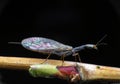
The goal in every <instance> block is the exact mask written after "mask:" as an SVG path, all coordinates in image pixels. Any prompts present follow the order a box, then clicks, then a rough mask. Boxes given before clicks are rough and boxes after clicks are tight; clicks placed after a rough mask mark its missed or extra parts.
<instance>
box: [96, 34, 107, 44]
mask: <svg viewBox="0 0 120 84" xmlns="http://www.w3.org/2000/svg"><path fill="white" fill-rule="evenodd" d="M106 36H107V34H105V35H104V36H103V37H102V38H101V39H100V40H99V41H98V42H97V43H96V46H98V45H106V43H100V42H101V41H102V40H103V39H104V38H106Z"/></svg>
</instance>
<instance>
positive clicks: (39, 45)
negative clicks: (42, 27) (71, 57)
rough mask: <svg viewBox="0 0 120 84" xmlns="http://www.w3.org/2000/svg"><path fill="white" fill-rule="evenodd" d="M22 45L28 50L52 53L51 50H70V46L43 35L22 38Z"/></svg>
mask: <svg viewBox="0 0 120 84" xmlns="http://www.w3.org/2000/svg"><path fill="white" fill-rule="evenodd" d="M21 44H22V46H23V47H24V48H26V49H28V50H32V51H36V52H41V53H53V51H59V52H62V51H65V50H71V49H72V47H71V46H68V45H64V44H62V43H60V42H57V41H54V40H52V39H48V38H43V37H30V38H26V39H24V40H22V42H21Z"/></svg>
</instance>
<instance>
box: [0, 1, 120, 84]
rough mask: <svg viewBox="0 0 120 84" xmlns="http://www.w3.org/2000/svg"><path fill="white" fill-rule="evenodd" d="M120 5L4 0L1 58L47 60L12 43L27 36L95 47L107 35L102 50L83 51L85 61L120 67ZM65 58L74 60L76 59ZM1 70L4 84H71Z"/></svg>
mask: <svg viewBox="0 0 120 84" xmlns="http://www.w3.org/2000/svg"><path fill="white" fill-rule="evenodd" d="M119 4H120V1H119V0H118V1H117V0H100V1H96V0H92V1H86V0H84V1H79V0H74V1H72V0H52V1H51V0H41V1H38V0H31V1H25V0H17V1H16V0H0V28H1V29H0V39H1V40H0V55H1V56H15V57H35V58H46V57H47V56H42V54H39V53H36V52H32V51H28V50H26V49H24V48H23V47H22V46H21V45H11V44H8V42H9V41H18V42H20V41H21V40H22V39H24V38H27V37H33V36H39V37H46V38H51V39H54V40H56V41H59V42H62V43H64V44H68V45H71V46H73V47H76V46H80V45H83V44H87V43H93V44H95V43H96V42H97V41H99V40H100V39H101V38H102V37H103V36H104V35H105V34H107V37H106V38H105V39H104V40H103V42H105V43H107V44H108V45H107V46H99V51H92V50H90V51H89V50H87V51H83V52H81V53H80V55H81V59H82V61H83V62H85V63H92V64H99V65H106V66H113V67H120V62H119V55H120V54H119V47H120V44H119V43H120V38H119V35H120V33H119V30H118V29H119V27H120V26H119V24H120V8H119ZM40 56H41V57H40ZM50 59H60V57H57V56H55V57H54V56H51V57H50ZM65 59H66V60H72V61H74V58H73V57H72V56H70V57H66V58H65ZM0 71H1V76H0V78H1V84H21V83H27V84H28V83H29V84H34V83H38V82H39V83H47V82H49V83H51V84H52V83H58V82H59V83H63V84H65V83H66V84H67V83H68V82H66V81H62V80H60V79H45V78H33V77H31V76H30V75H29V74H28V72H25V71H19V70H7V69H5V70H3V69H1V70H0Z"/></svg>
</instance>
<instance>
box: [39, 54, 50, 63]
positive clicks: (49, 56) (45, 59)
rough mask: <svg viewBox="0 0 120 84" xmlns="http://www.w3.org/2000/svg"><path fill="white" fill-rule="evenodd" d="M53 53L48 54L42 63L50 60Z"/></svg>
mask: <svg viewBox="0 0 120 84" xmlns="http://www.w3.org/2000/svg"><path fill="white" fill-rule="evenodd" d="M51 54H52V53H49V54H48V56H47V58H46V59H45V60H44V61H43V62H42V63H41V64H43V63H45V62H46V61H47V60H48V58H49V57H50V56H51Z"/></svg>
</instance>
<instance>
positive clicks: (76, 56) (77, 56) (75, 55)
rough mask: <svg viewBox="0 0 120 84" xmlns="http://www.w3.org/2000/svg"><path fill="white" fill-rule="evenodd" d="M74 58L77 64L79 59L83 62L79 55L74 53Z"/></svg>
mask: <svg viewBox="0 0 120 84" xmlns="http://www.w3.org/2000/svg"><path fill="white" fill-rule="evenodd" d="M73 56H74V57H75V62H76V64H77V58H78V60H79V62H82V61H81V58H80V55H79V53H74V54H73Z"/></svg>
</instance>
